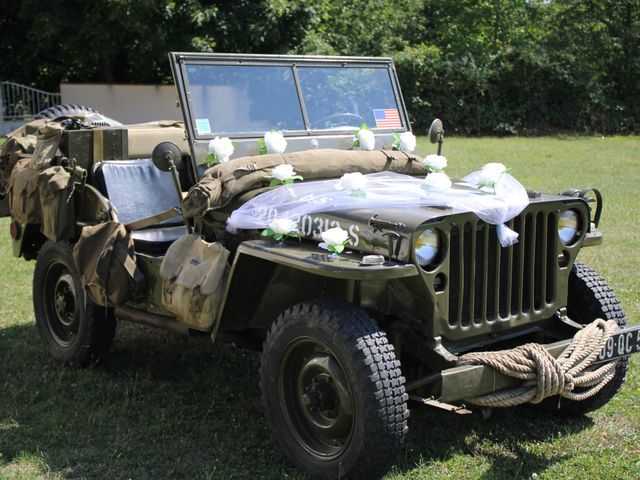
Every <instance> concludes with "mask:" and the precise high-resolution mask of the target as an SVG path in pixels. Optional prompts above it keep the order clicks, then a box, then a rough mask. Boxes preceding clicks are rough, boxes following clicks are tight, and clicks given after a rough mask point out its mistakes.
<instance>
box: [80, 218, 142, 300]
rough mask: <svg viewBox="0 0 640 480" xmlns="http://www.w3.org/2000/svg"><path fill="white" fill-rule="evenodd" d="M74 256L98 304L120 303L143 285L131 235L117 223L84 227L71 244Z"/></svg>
mask: <svg viewBox="0 0 640 480" xmlns="http://www.w3.org/2000/svg"><path fill="white" fill-rule="evenodd" d="M73 259H74V260H75V263H76V266H77V267H78V271H79V272H80V276H81V278H82V284H83V285H84V287H85V289H86V291H87V293H88V294H89V297H90V298H91V300H93V302H94V303H96V304H97V305H101V306H107V307H111V306H118V305H122V304H124V303H125V302H126V301H127V300H129V299H130V298H131V297H132V296H133V295H134V294H135V293H136V292H138V291H139V290H140V289H142V288H143V286H144V275H143V274H142V272H141V271H140V269H139V268H138V266H137V265H136V256H135V252H134V248H133V240H132V239H131V234H130V233H129V232H128V231H127V230H126V228H125V226H124V225H123V224H121V223H119V222H105V223H100V224H98V225H95V226H91V227H84V228H83V229H82V234H81V235H80V239H79V240H78V243H76V244H75V246H74V247H73Z"/></svg>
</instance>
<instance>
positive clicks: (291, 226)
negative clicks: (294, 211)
mask: <svg viewBox="0 0 640 480" xmlns="http://www.w3.org/2000/svg"><path fill="white" fill-rule="evenodd" d="M269 228H270V229H271V230H273V231H274V232H275V233H279V234H281V235H287V234H288V233H291V232H295V231H297V230H298V226H297V224H296V222H294V221H293V220H291V219H289V218H276V219H275V220H274V221H272V222H271V223H270V224H269Z"/></svg>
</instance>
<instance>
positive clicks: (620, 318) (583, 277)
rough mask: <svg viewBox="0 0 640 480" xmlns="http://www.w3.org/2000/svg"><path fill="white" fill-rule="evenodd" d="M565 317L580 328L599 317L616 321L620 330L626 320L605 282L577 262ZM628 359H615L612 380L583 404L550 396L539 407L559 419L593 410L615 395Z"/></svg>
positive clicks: (570, 285) (618, 303) (572, 276)
mask: <svg viewBox="0 0 640 480" xmlns="http://www.w3.org/2000/svg"><path fill="white" fill-rule="evenodd" d="M567 314H568V316H569V318H570V319H571V320H573V321H574V322H578V323H580V324H582V325H586V324H588V323H591V322H593V321H594V320H596V319H598V318H602V319H603V320H615V321H616V322H617V323H618V325H619V326H620V327H621V328H623V327H625V326H626V325H627V320H626V318H625V316H624V312H623V311H622V306H621V305H620V301H619V300H618V298H617V297H616V295H615V294H614V293H613V290H611V287H609V285H608V284H607V282H606V281H605V280H604V279H603V278H602V277H601V276H600V275H598V274H597V273H596V271H595V270H593V269H592V268H590V267H588V266H586V265H583V264H581V263H576V264H575V265H574V266H573V269H572V270H571V274H570V275H569V297H568V301H567ZM627 364H628V357H623V358H621V359H619V360H618V365H617V366H616V371H615V375H614V377H613V378H612V379H611V380H610V381H609V383H607V384H606V385H605V386H604V387H603V388H602V390H600V391H599V392H598V393H596V394H595V395H594V396H592V397H590V398H587V399H585V400H582V401H576V400H569V399H566V398H560V399H558V397H551V398H548V399H546V400H544V401H543V402H542V403H541V404H540V405H541V406H542V407H544V408H545V409H547V410H550V411H554V412H556V413H558V414H559V415H562V416H569V417H574V416H580V415H584V414H585V413H587V412H590V411H593V410H596V409H598V408H600V407H601V406H603V405H604V404H605V403H607V402H608V401H609V400H611V398H612V397H613V396H614V395H615V394H616V392H617V391H618V389H619V388H620V386H621V385H622V382H623V380H624V376H625V374H626V372H627Z"/></svg>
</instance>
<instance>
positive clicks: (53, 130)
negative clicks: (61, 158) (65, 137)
mask: <svg viewBox="0 0 640 480" xmlns="http://www.w3.org/2000/svg"><path fill="white" fill-rule="evenodd" d="M63 131H64V127H62V125H60V123H58V122H47V123H45V124H44V125H43V126H41V127H40V128H39V129H38V133H37V134H36V139H37V142H36V146H35V149H34V152H33V167H34V168H38V169H44V168H47V167H49V165H51V161H52V160H53V158H54V157H55V156H56V155H57V153H58V147H59V146H60V140H61V139H62V132H63Z"/></svg>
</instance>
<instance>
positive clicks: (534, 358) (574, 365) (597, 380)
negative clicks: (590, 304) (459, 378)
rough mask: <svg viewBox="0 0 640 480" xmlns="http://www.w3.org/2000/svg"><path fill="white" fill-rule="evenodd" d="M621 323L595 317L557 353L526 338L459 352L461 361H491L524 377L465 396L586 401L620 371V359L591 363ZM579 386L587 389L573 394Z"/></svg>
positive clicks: (491, 402)
mask: <svg viewBox="0 0 640 480" xmlns="http://www.w3.org/2000/svg"><path fill="white" fill-rule="evenodd" d="M618 328H619V327H618V324H617V322H616V321H615V320H608V321H605V320H601V319H598V320H595V321H594V322H592V323H590V324H589V325H587V326H585V327H584V328H583V329H582V330H580V331H578V333H577V334H576V335H575V336H574V337H573V340H572V341H571V343H570V344H569V345H568V346H567V348H566V349H565V350H564V351H563V352H562V354H560V356H559V357H558V358H554V357H553V356H551V354H550V353H549V352H548V351H547V350H546V349H545V348H544V347H543V346H542V345H540V344H537V343H527V344H526V345H521V346H519V347H516V348H514V349H511V350H502V351H496V352H473V353H467V354H466V355H463V356H462V357H460V360H459V362H458V364H459V365H487V366H489V367H491V368H493V369H495V370H496V371H498V372H499V373H501V374H503V375H507V376H509V377H513V378H518V379H521V380H523V382H522V384H521V385H520V386H518V387H513V388H505V389H503V390H499V391H497V392H493V393H488V394H486V395H481V396H479V397H474V398H466V399H465V401H467V402H469V403H473V404H475V405H479V406H482V407H512V406H514V405H520V404H522V403H526V402H530V403H540V402H541V401H542V400H544V399H545V398H547V397H552V396H554V395H560V396H562V397H564V398H568V399H570V400H576V401H581V400H585V399H587V398H589V397H591V396H593V395H595V394H596V393H598V392H599V391H600V390H601V389H602V388H603V387H604V386H605V385H606V384H607V383H608V382H609V381H610V380H611V379H612V378H613V376H614V375H615V368H616V364H617V362H610V363H606V364H604V365H602V366H601V367H598V368H595V369H594V368H591V367H592V366H593V363H594V361H595V360H596V357H597V356H598V355H599V354H600V352H601V351H602V349H603V348H604V347H605V345H606V344H607V340H608V339H609V338H610V337H611V335H612V334H613V333H614V332H615V331H616V330H618ZM576 388H587V390H583V391H580V392H579V393H574V389H576Z"/></svg>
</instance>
